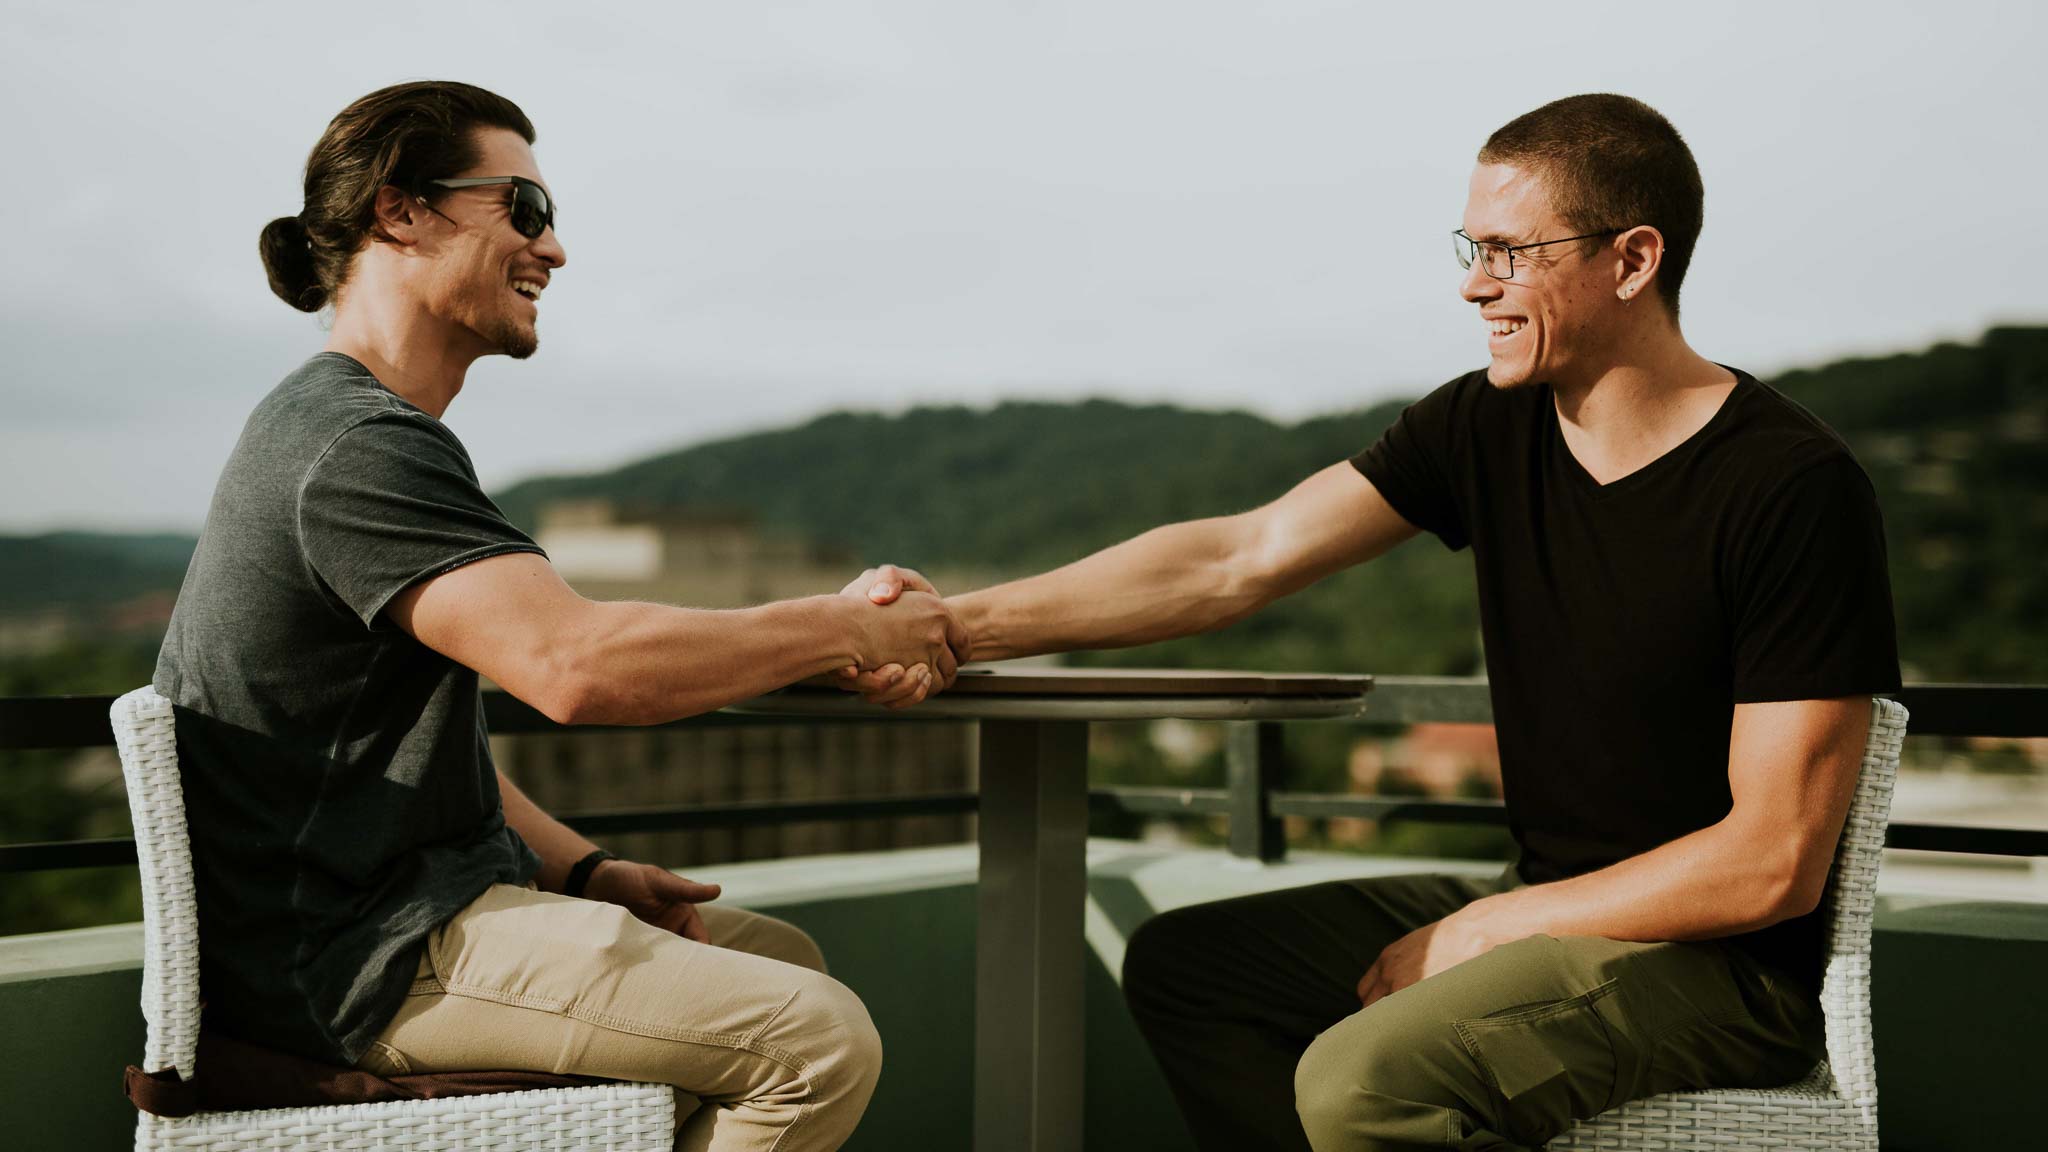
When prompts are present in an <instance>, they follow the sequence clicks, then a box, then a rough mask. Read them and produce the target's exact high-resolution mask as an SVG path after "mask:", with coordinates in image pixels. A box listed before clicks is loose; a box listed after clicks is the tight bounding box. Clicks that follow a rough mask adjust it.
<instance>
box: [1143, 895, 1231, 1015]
mask: <svg viewBox="0 0 2048 1152" xmlns="http://www.w3.org/2000/svg"><path fill="white" fill-rule="evenodd" d="M1199 914H1200V907H1199V906H1196V907H1191V908H1176V909H1173V910H1172V911H1169V912H1162V913H1160V914H1159V915H1157V916H1154V917H1152V918H1151V919H1149V920H1146V921H1145V922H1144V923H1142V924H1140V925H1138V930H1137V931H1135V932H1133V933H1131V938H1130V939H1129V940H1128V941H1126V942H1125V944H1124V966H1123V990H1124V1000H1125V1002H1126V1003H1128V1004H1129V1005H1130V1007H1131V1010H1132V1011H1133V1012H1136V1013H1138V1014H1139V1015H1141V1016H1142V1015H1144V1014H1146V1013H1147V1012H1148V1011H1150V1010H1153V1009H1156V1008H1158V1007H1160V1006H1161V1005H1162V1004H1163V1003H1166V1002H1169V1001H1171V999H1173V997H1174V991H1173V990H1174V988H1175V986H1176V984H1177V983H1178V982H1179V977H1181V976H1182V975H1183V974H1184V973H1185V972H1186V970H1187V967H1188V964H1189V962H1190V959H1191V958H1194V957H1199V956H1200V955H1202V952H1201V949H1200V935H1201V928H1200V926H1199V925H1198V923H1197V921H1198V920H1199ZM1212 939H1213V938H1212Z"/></svg>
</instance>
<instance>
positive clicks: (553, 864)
mask: <svg viewBox="0 0 2048 1152" xmlns="http://www.w3.org/2000/svg"><path fill="white" fill-rule="evenodd" d="M498 795H499V797H500V799H501V800H502V802H503V804H504V807H505V823H507V824H510V825H511V826H512V830H513V831H514V832H517V833H519V838H520V839H521V840H524V841H526V846H527V847H529V848H531V849H533V851H534V855H536V856H539V857H540V871H539V872H538V873H536V874H535V875H534V878H533V879H534V883H536V884H538V885H540V887H541V890H542V891H544V892H560V891H561V890H562V883H563V881H565V880H567V879H568V877H569V869H571V868H573V867H575V866H576V862H577V861H578V860H581V859H583V858H584V857H585V856H587V855H589V854H590V853H591V852H593V851H595V850H596V848H597V845H595V844H592V843H591V842H590V841H588V840H586V839H584V838H583V837H582V836H581V835H579V834H578V833H577V832H576V830H575V829H573V828H570V827H569V826H568V825H566V824H564V823H562V822H561V821H559V820H557V819H555V818H554V817H553V816H550V815H548V814H547V813H546V812H543V811H541V810H540V806H539V805H537V804H535V803H534V802H533V801H532V800H530V799H528V798H527V796H526V793H524V792H521V791H520V790H519V786H518V785H516V784H514V783H512V781H511V780H510V779H509V778H508V777H506V775H505V774H504V773H503V772H500V773H498Z"/></svg>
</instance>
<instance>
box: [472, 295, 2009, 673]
mask: <svg viewBox="0 0 2048 1152" xmlns="http://www.w3.org/2000/svg"><path fill="white" fill-rule="evenodd" d="M1771 382H1772V383H1773V384H1775V385H1776V386H1777V387H1779V388H1780V389H1782V390H1783V391H1785V392H1786V393H1787V394H1789V395H1790V396H1792V397H1793V398H1794V399H1796V400H1798V401H1799V402H1801V403H1802V404H1804V405H1806V406H1807V407H1808V408H1811V409H1812V410H1813V411H1814V412H1815V413H1817V414H1818V415H1820V416H1821V417H1822V418H1823V419H1825V420H1826V421H1828V422H1829V423H1830V424H1831V425H1833V426H1834V428H1835V429H1836V430H1837V431H1839V432H1840V433H1842V435H1843V436H1844V437H1845V438H1846V439H1847V440H1848V441H1849V442H1850V444H1851V445H1852V446H1853V447H1854V448H1855V450H1856V452H1857V455H1858V456H1859V457H1860V458H1861V459H1862V461H1863V463H1864V466H1865V467H1866V468H1867V469H1868V470H1869V471H1870V473H1871V476H1872V478H1873V480H1874V482H1875V483H1876V485H1877V488H1878V492H1879V496H1880V499H1881V501H1882V504H1883V507H1884V510H1885V516H1886V521H1887V529H1888V535H1889V537H1890V540H1891V548H1892V556H1891V562H1892V577H1893V585H1894V592H1895V596H1896V598H1897V602H1898V610H1899V616H1900V623H1901V630H1902V642H1903V647H1904V649H1905V655H1906V660H1907V663H1908V664H1909V666H1910V667H1909V672H1911V673H1914V674H1917V675H1921V676H1934V677H1956V678H1976V679H1999V678H2022V679H2033V680H2043V679H2048V575H2044V572H2043V565H2042V563H2041V560H2040V557H2039V555H2038V551H2039V549H2040V546H2041V545H2042V543H2043V542H2044V540H2048V328H1995V329H1992V330H1991V331H1989V332H1987V333H1986V334H1985V335H1984V337H1983V338H1982V339H1981V340H1980V341H1979V342H1977V343H1976V344H1973V345H1960V344H1942V345H1938V346H1936V347H1934V348H1931V349H1929V350H1927V351H1924V352H1915V353H1906V354H1900V355H1895V356H1887V357H1878V358H1868V359H1856V360H1844V361H1839V362H1836V363H1833V364H1829V365H1827V366H1825V367H1820V368H1814V369H1807V370H1800V371H1794V372H1787V373H1783V374H1781V375H1779V376H1778V377H1776V378H1775V379H1773V380H1772V381H1771ZM1401 407H1402V403H1401V402H1393V403H1387V404H1382V405H1379V406H1376V407H1374V408H1370V409H1367V410H1365V411H1362V412H1354V413H1349V414H1345V415H1339V416H1330V417H1323V418H1318V419H1314V420H1310V421H1307V422H1304V423H1301V424H1297V425H1293V426H1286V425H1280V424H1276V423H1273V422H1271V421H1269V420H1265V419H1263V418H1261V417H1258V416H1255V415H1251V414H1249V413H1244V412H1193V411H1188V410H1185V409H1180V408H1174V407H1167V406H1146V407H1137V406H1131V405H1125V404H1118V403H1112V402H1108V401H1099V400H1098V401H1090V402H1087V403H1082V404H1037V403H1031V404H1026V403H1011V404H1003V405H1000V406H998V407H995V408H992V409H967V408H919V409H915V410H912V411H910V412H907V413H904V414H902V415H900V416H877V415H872V414H850V413H839V414H834V415H830V416H825V417H821V418H819V419H817V420H814V421H812V422H810V423H808V424H805V425H802V426H800V427H796V428H790V429H785V430H781V431H775V432H767V433H761V434H757V435H752V436H744V437H739V438H736V439H731V440H725V441H721V442H718V443H712V444H704V445H699V446H696V447H692V448H688V449H684V450H682V451H678V452H674V453H670V454H667V455H663V456H658V457H654V458H651V459H647V460H643V461H640V462H637V463H634V464H631V465H628V466H626V467H624V468H621V469H618V470H617V471H614V472H608V473H603V474H599V475H591V476H581V477H563V478H549V479H541V480H534V481H529V482H527V483H523V484H520V485H517V486H516V487H513V488H511V489H509V490H507V491H506V492H504V493H502V495H501V496H500V498H499V499H500V503H501V504H502V506H503V507H504V508H505V509H506V511H507V513H508V514H510V515H511V516H512V517H513V518H514V519H515V520H517V521H519V522H521V523H522V524H525V525H527V526H528V527H531V526H532V524H533V521H534V518H535V514H536V511H537V509H538V508H539V506H540V505H541V504H542V503H543V502H545V501H548V500H553V499H560V498H565V497H602V498H607V499H610V500H613V501H615V502H616V503H617V504H619V505H620V506H621V507H624V508H629V509H630V508H634V507H659V506H673V505H684V506H696V507H705V508H727V509H746V510H751V511H753V512H755V513H756V514H758V515H759V516H760V517H761V518H762V519H763V520H764V521H766V522H769V523H773V524H779V525H784V526H788V527H790V528H793V529H796V530H798V531H801V532H804V533H806V534H808V535H810V536H812V537H814V538H816V539H819V540H823V541H829V542H834V543H839V544H843V545H845V546H847V547H848V548H849V549H850V550H851V551H852V552H853V553H854V554H856V555H858V556H860V557H862V558H864V559H866V560H869V561H875V560H883V559H888V560H895V561H898V562H901V563H906V564H927V565H935V566H936V565H948V564H973V565H985V566H986V565H993V566H995V567H999V568H1005V569H1013V570H1014V569H1026V568H1035V567H1039V566H1043V565H1047V564H1054V563H1059V562H1062V561H1065V560H1069V559H1073V558H1074V557H1076V556H1079V555H1082V554H1084V553H1086V552H1088V551H1090V550H1092V549H1094V548H1097V547H1100V546H1102V545H1105V544H1108V543H1111V542H1113V541H1116V540H1119V539H1122V538H1124V537H1126V536H1129V535H1131V534H1133V533H1135V532H1139V531H1142V530H1144V529H1146V528H1149V527H1151V526H1153V525H1156V524H1159V523H1162V522H1165V521H1168V520H1173V519H1181V518H1185V517H1190V516H1203V515H1213V514H1218V513H1225V512H1233V511H1238V510H1241V509H1244V508H1248V507H1251V506H1253V505H1255V504H1258V503H1261V502H1263V501H1266V500H1269V499H1271V498H1273V497H1274V496H1277V495H1278V494H1280V493H1281V492H1283V491H1285V490H1286V489H1287V487H1288V486H1289V485H1291V484H1292V483H1294V482H1295V481H1297V480H1299V479H1301V478H1302V477H1304V476H1306V475H1308V474H1309V473H1310V472H1312V471H1314V470H1315V469H1317V468H1321V467H1323V466H1325V465H1328V464H1330V463H1332V462H1335V461H1338V460H1341V459H1344V458H1345V457H1348V456H1350V455H1352V454H1353V453H1355V452H1357V451H1358V450H1359V449H1360V448H1361V447H1363V446H1364V445H1365V444H1367V443H1369V442H1370V441H1371V440H1372V439H1373V438H1374V437H1376V436H1377V435H1378V434H1379V433H1380V431H1381V430H1382V429H1384V428H1385V427H1386V426H1387V424H1389V423H1390V422H1391V421H1392V420H1393V419H1394V417H1395V416H1396V415H1397V414H1398V413H1399V412H1400V409H1401ZM1373 569H1380V571H1374V570H1373ZM1476 630H1477V613H1476V610H1475V609H1474V607H1473V603H1472V591H1471V579H1470V575H1469V565H1468V562H1467V561H1466V560H1464V559H1463V558H1461V557H1453V556H1450V555H1448V554H1446V553H1444V552H1443V550H1442V549H1441V548H1439V547H1436V546H1435V545H1433V544H1431V543H1428V542H1424V543H1420V544H1413V545H1410V546H1408V547H1406V548H1403V549H1401V550H1400V551H1399V552H1397V553H1396V554H1395V555H1394V557H1392V558H1390V562H1383V563H1382V564H1379V565H1374V566H1371V567H1370V568H1368V569H1366V570H1361V571H1359V572H1354V573H1349V574H1346V576H1344V577H1340V578H1339V579H1338V580H1336V581H1333V582H1331V583H1330V584H1329V585H1328V586H1326V587H1324V588H1320V589H1317V590H1313V591H1311V592H1309V593H1306V594H1304V595H1303V596H1301V597H1298V598H1297V600H1296V602H1294V603H1290V604H1287V605H1283V606H1282V607H1281V609H1280V610H1279V611H1277V612H1276V613H1274V614H1270V615H1267V616H1264V617H1259V618H1254V619H1253V620H1252V621H1248V622H1247V623H1245V624H1243V625H1239V626H1238V627H1237V628H1235V629H1232V630H1231V631H1230V632H1227V633H1225V634H1222V635H1220V636H1217V637H1210V638H1201V639H1197V640H1193V641H1187V642H1183V643H1182V644H1180V645H1178V646H1169V647H1167V648H1163V649H1153V650H1150V651H1147V652H1143V653H1139V654H1137V655H1136V656H1135V657H1133V658H1134V659H1138V660H1171V661H1176V662H1180V661H1186V662H1214V661H1227V662H1232V663H1238V664H1263V665H1269V666H1274V667H1279V666H1283V665H1287V664H1290V663H1292V664H1293V665H1295V666H1313V667H1326V668H1330V667H1376V668H1383V669H1395V668H1398V669H1400V670H1402V671H1408V672H1438V671H1441V672H1461V671H1476V670H1477V659H1478V655H1477V651H1476V640H1475V633H1476Z"/></svg>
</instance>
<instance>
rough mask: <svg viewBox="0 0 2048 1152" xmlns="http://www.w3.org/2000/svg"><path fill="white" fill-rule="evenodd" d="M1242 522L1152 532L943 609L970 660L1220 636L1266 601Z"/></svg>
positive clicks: (952, 602)
mask: <svg viewBox="0 0 2048 1152" xmlns="http://www.w3.org/2000/svg"><path fill="white" fill-rule="evenodd" d="M1247 532H1248V529H1247V528H1246V526H1245V524H1244V521H1243V518H1242V517H1218V518H1215V519H1210V520H1191V521H1187V522H1185V523H1181V524H1169V525H1167V526H1165V527H1163V528H1155V529H1153V530H1152V531H1150V532H1147V533H1145V534H1144V535H1142V536H1137V537H1134V538H1132V539H1130V540H1127V541H1125V542H1123V543H1122V544H1118V545H1116V546H1115V547H1112V548H1106V549H1104V550H1102V551H1100V552H1097V553H1095V554H1094V555H1092V556H1089V557H1087V558H1085V559H1082V560H1077V561H1075V562H1074V563H1072V564H1069V565H1067V566H1066V567H1064V568H1057V569H1054V570H1053V571H1051V572H1047V573H1045V574H1043V575H1039V576H1033V577H1030V578H1028V579H1024V580H1017V581H1014V582H1012V583H1009V584H1001V585H997V586H996V587H994V588H988V589H984V590H982V591H979V592H970V593H968V594H966V595H963V596H956V597H953V598H952V599H950V600H948V601H947V603H948V604H949V605H951V606H952V608H953V610H954V611H955V612H956V613H958V614H959V616H960V620H961V623H963V624H965V625H966V627H967V631H968V633H969V634H970V635H972V636H973V638H974V651H973V657H974V659H976V660H1006V659H1009V658H1011V657H1016V656H1033V655H1037V654H1039V653H1042V652H1068V651H1074V650H1076V649H1082V648H1123V647H1129V646H1131V645H1136V644H1149V643H1152V642H1153V641H1157V640H1167V639H1171V638H1173V637H1175V636H1186V635H1190V634H1193V633H1196V632H1206V631H1209V630H1211V629H1214V628H1221V627H1223V626H1224V625H1226V624H1230V623H1233V622H1235V621H1237V620H1240V619H1243V618H1244V617H1245V616H1248V615H1250V614H1251V613H1252V612H1254V611H1256V610H1258V609H1259V608H1260V607H1262V606H1264V605H1265V604H1266V603H1268V602H1270V601H1271V600H1272V599H1273V598H1274V593H1273V592H1272V591H1271V590H1268V589H1266V588H1265V587H1263V586H1262V582H1261V581H1260V580H1259V578H1258V577H1257V574H1256V569H1254V568H1253V567H1252V566H1251V565H1248V564H1247V563H1246V562H1245V561H1244V559H1243V557H1244V556H1245V555H1246V553H1247V548H1246V547H1245V545H1246V535H1247Z"/></svg>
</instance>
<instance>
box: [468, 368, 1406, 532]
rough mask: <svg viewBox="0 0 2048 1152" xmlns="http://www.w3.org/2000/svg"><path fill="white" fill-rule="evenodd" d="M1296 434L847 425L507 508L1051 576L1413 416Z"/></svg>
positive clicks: (1141, 411)
mask: <svg viewBox="0 0 2048 1152" xmlns="http://www.w3.org/2000/svg"><path fill="white" fill-rule="evenodd" d="M1401 407H1402V404H1401V403H1398V402H1397V403H1391V404H1386V405H1383V406H1381V407H1378V408H1375V409H1372V410H1370V411H1368V412H1364V413H1353V414H1349V415H1345V416H1336V417H1327V418H1323V419H1317V420H1312V421H1309V422H1307V423H1304V424H1299V425H1294V426H1292V427H1289V426H1285V425H1280V424H1275V423H1273V422H1272V421H1269V420H1266V419H1263V418H1261V417H1258V416H1254V415H1251V414H1249V413H1245V412H1196V411H1189V410H1187V409H1184V408H1175V407H1170V406H1165V405H1154V406H1145V407H1135V406H1131V405H1127V404H1121V403H1115V402H1112V401H1107V400H1089V401H1085V402H1082V403H1076V404H1052V403H1016V402H1013V403H1006V404H1001V405H998V406H996V407H994V408H987V409H970V408H917V409H913V410H911V411H909V412H906V413H904V414H902V415H900V416H878V415H874V414H867V413H861V414H856V413H835V414H833V415H829V416H823V417H820V418H818V419H816V420H814V421H812V422H810V423H808V424H805V425H802V426H801V427H797V428H790V429H785V430H781V431H776V432H765V433H760V434H757V435H752V436H745V437H741V438H739V439H734V440H726V441H721V442H719V443H715V444H705V445H701V446H698V447H694V448H688V449H684V450H682V451H680V452H675V453H672V454H669V455H665V456H658V457H655V458H653V459H650V460H644V461H641V462H639V463H636V464H631V465H628V466H627V467H625V468H621V469H619V470H618V471H616V472H608V473H604V474H601V475H595V476H581V477H573V478H561V479H546V480H536V481H531V482H528V483H524V484H520V485H518V486H517V487H514V488H512V489H510V490H508V491H506V492H504V493H503V494H502V495H501V496H500V497H499V504H500V506H501V507H503V508H504V509H505V511H506V513H507V515H509V516H511V517H512V519H513V520H514V521H517V522H519V523H520V524H521V525H522V526H524V527H529V528H530V527H531V526H532V522H533V520H534V518H535V514H536V511H537V509H538V508H539V507H540V505H542V504H543V503H545V502H547V501H550V500H556V499H562V498H565V497H567V498H580V497H602V498H606V499H610V500H612V501H614V502H616V503H617V504H619V505H620V506H621V507H623V508H635V507H664V506H678V505H681V506H694V507H704V508H738V509H748V510H752V511H754V512H755V513H757V514H758V515H759V516H760V517H761V518H762V519H763V520H765V521H768V522H771V523H774V524H779V525H784V526H788V527H791V528H794V529H797V530H799V531H802V532H803V533H805V534H807V535H809V536H811V537H812V538H814V539H817V540H819V541H821V542H827V543H832V544H838V545H843V546H845V547H846V548H847V549H848V550H849V551H850V552H851V553H853V554H854V555H858V556H861V557H863V558H866V559H869V560H880V559H884V558H887V559H891V560H895V561H898V562H901V563H906V564H933V565H938V564H977V565H991V564H992V565H994V566H996V567H999V568H1019V567H1025V566H1037V565H1043V564H1047V563H1053V562H1058V561H1061V560H1068V559H1072V558H1073V557H1075V556H1077V555H1079V554H1081V553H1083V552H1086V551H1089V550H1090V549H1092V548H1095V547H1099V546H1101V545H1103V544H1107V543H1110V542H1112V541H1115V540H1119V539H1122V538H1123V537H1125V536H1128V535H1130V534H1132V533H1133V532H1137V531H1142V530H1143V529H1145V528H1149V527H1151V526H1153V525H1155V524H1159V523H1163V522H1165V521H1167V520H1173V519H1180V518H1184V517H1188V516H1197V515H1208V514H1212V513H1217V512H1226V511H1239V510H1242V509H1245V508H1248V507H1251V506H1252V505H1254V504H1258V503H1263V502H1264V501H1266V500H1270V499H1272V498H1273V497H1274V496H1275V495H1278V494H1279V493H1280V492H1283V491H1285V490H1286V489H1287V487H1288V486H1289V485H1290V484H1292V483H1294V482H1295V481H1297V480H1300V479H1301V478H1302V477H1303V476H1306V475H1307V474H1308V473H1309V472H1310V471H1313V470H1314V469H1316V468H1320V467H1322V466H1324V465H1327V464H1330V463H1333V462H1335V461H1338V460H1342V459H1344V458H1345V457H1347V456H1350V455H1351V454H1353V453H1355V452H1357V451H1358V450H1359V449H1360V448H1362V447H1364V446H1365V444H1366V443H1367V442H1368V441H1369V440H1370V439H1371V438H1372V437H1373V436H1374V435H1376V434H1378V432H1379V431H1380V429H1381V428H1383V427H1385V426H1386V425H1387V423H1388V422H1389V421H1391V420H1392V419H1393V418H1394V416H1395V415H1397V414H1398V413H1399V412H1400V410H1401Z"/></svg>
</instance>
